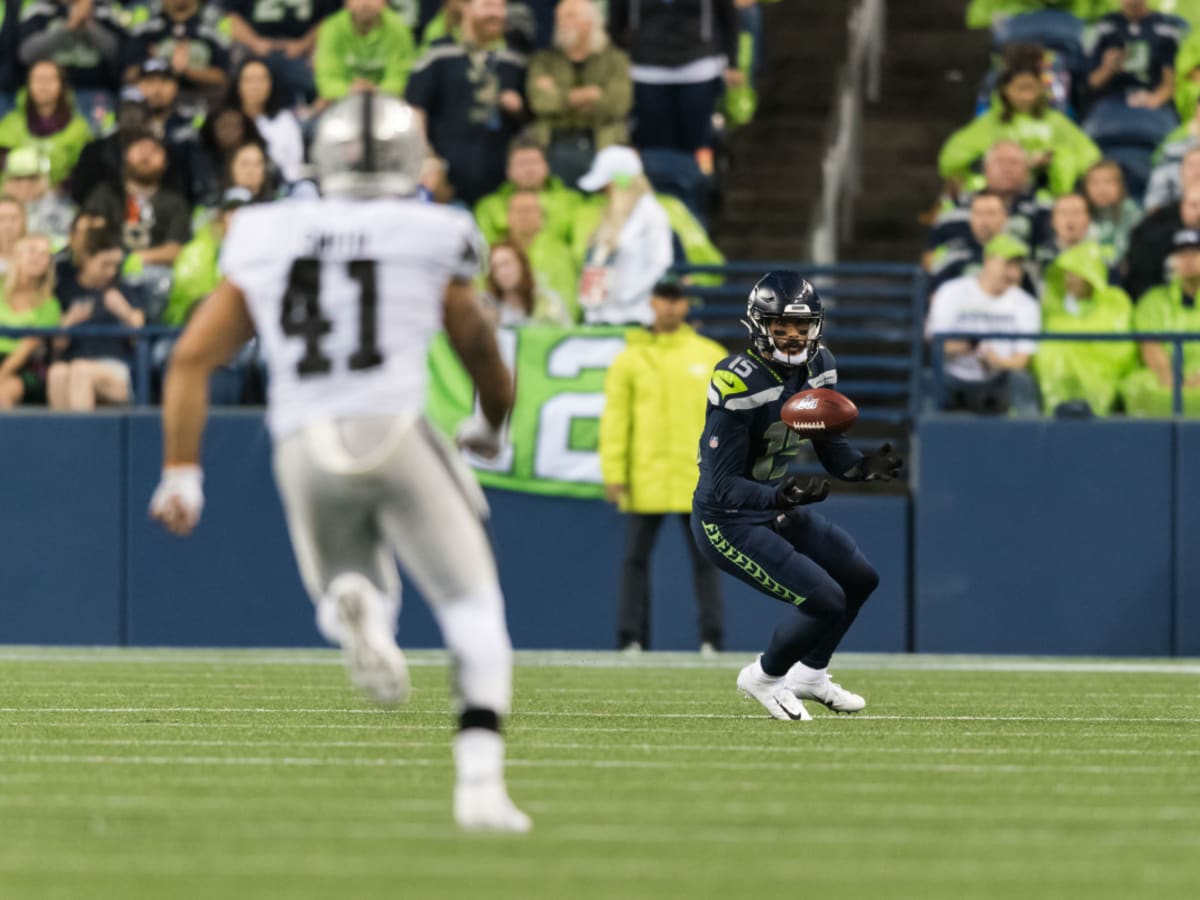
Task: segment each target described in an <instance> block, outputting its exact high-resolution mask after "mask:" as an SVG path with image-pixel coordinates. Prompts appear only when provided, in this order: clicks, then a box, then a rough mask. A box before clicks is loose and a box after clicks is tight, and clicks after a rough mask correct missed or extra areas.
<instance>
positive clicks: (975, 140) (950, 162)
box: [938, 113, 996, 179]
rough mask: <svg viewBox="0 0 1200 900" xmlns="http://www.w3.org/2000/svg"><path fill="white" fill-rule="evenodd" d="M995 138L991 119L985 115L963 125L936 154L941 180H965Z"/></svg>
mask: <svg viewBox="0 0 1200 900" xmlns="http://www.w3.org/2000/svg"><path fill="white" fill-rule="evenodd" d="M995 136H996V135H995V128H994V127H993V124H992V119H991V117H990V116H989V115H988V114H987V113H984V114H983V115H982V116H979V117H978V118H977V119H975V120H974V121H972V122H969V123H968V124H966V125H964V126H963V127H962V128H960V129H958V131H956V132H954V134H952V135H950V137H949V138H947V140H946V143H945V144H943V145H942V152H941V153H939V154H938V172H939V173H940V174H941V176H942V177H943V178H953V179H962V178H965V177H966V176H967V175H969V174H970V172H971V166H973V165H974V164H975V161H976V160H978V159H979V158H980V157H981V156H983V154H984V153H986V152H987V149H988V147H990V146H991V145H992V144H993V143H994V140H993V139H994V138H995Z"/></svg>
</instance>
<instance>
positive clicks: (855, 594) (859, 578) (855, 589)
mask: <svg viewBox="0 0 1200 900" xmlns="http://www.w3.org/2000/svg"><path fill="white" fill-rule="evenodd" d="M877 587H879V573H878V572H877V571H875V567H874V566H873V565H871V564H870V563H869V562H867V561H866V560H865V559H864V560H863V561H862V562H861V563H860V564H859V565H858V566H856V567H855V569H854V572H853V575H852V576H851V578H850V579H848V581H847V583H846V584H844V585H842V588H843V589H844V590H845V592H846V597H847V598H848V599H849V600H850V601H851V602H853V603H856V604H858V605H859V606H861V605H862V604H863V603H864V602H866V599H867V598H868V597H870V596H871V595H872V594H873V593H875V589H876V588H877Z"/></svg>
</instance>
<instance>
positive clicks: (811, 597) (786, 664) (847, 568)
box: [692, 507, 879, 675]
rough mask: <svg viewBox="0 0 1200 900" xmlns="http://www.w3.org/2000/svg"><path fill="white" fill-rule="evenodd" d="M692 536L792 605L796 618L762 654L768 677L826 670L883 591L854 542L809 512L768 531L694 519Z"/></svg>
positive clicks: (784, 518) (719, 560) (721, 561)
mask: <svg viewBox="0 0 1200 900" xmlns="http://www.w3.org/2000/svg"><path fill="white" fill-rule="evenodd" d="M692 535H693V537H694V538H695V540H696V544H697V546H699V547H700V550H701V552H703V553H704V554H706V555H707V556H708V557H709V558H710V559H711V560H712V561H713V562H715V563H716V564H717V565H718V566H719V567H720V568H721V569H723V570H725V571H726V572H728V573H729V574H731V575H733V576H734V577H736V578H738V579H740V580H742V581H744V582H746V583H747V584H749V585H751V586H752V587H756V588H758V589H759V590H760V591H762V592H763V593H765V594H769V595H770V596H772V597H775V598H776V599H778V600H782V601H784V602H785V603H789V604H792V605H793V606H795V608H796V612H797V615H796V616H793V617H789V618H788V620H787V621H785V622H784V623H782V624H781V625H780V626H779V627H778V628H776V629H775V633H774V635H772V637H771V643H770V646H768V648H767V650H766V652H765V653H763V658H762V667H763V671H765V672H766V673H767V674H768V675H783V674H784V673H785V672H786V671H787V670H788V669H790V668H791V667H792V665H793V664H795V663H796V662H803V663H804V664H805V665H806V666H810V667H812V668H814V669H823V668H825V667H826V666H828V665H829V658H830V657H831V656H832V655H833V651H834V650H836V649H837V646H838V644H840V643H841V641H842V638H843V637H844V636H845V634H846V631H847V630H848V629H849V628H850V626H851V625H852V624H853V623H854V619H855V617H856V616H857V615H858V611H859V609H861V608H862V605H863V603H865V602H866V600H867V598H868V597H870V596H871V593H872V592H873V591H874V590H875V588H876V587H878V586H879V575H878V574H877V573H876V571H875V568H874V567H873V566H872V565H871V564H870V563H869V562H868V561H867V558H866V557H865V556H863V553H862V551H861V550H859V549H858V545H857V544H855V543H854V539H853V538H851V537H850V535H848V534H847V533H846V532H845V531H843V530H842V529H841V528H838V527H837V526H836V525H834V524H833V523H832V522H830V521H829V520H828V519H826V518H825V517H824V516H821V515H819V514H817V513H815V512H813V511H812V510H811V509H809V508H807V507H797V508H796V509H793V510H791V511H790V512H788V513H787V514H786V515H781V516H780V517H779V518H778V519H776V520H775V521H774V522H769V523H767V524H763V525H751V524H741V523H736V522H732V523H731V522H705V521H703V520H702V518H701V517H700V516H693V517H692Z"/></svg>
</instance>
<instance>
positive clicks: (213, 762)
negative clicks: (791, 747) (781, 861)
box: [0, 753, 1191, 776]
mask: <svg viewBox="0 0 1200 900" xmlns="http://www.w3.org/2000/svg"><path fill="white" fill-rule="evenodd" d="M0 763H5V764H13V765H72V766H73V765H100V766H131V765H132V766H233V767H239V766H283V767H298V768H307V767H313V768H430V767H434V768H443V767H445V766H446V765H447V761H446V758H445V757H444V756H443V755H438V756H437V757H431V758H422V757H413V756H405V757H393V756H385V757H337V758H328V757H314V756H106V755H103V754H67V753H62V754H45V755H41V754H0ZM508 766H509V767H510V768H534V769H634V770H639V769H640V770H655V771H661V770H664V769H669V770H672V771H675V770H678V769H679V768H680V764H679V763H678V762H677V761H674V760H633V759H609V760H604V759H599V760H598V759H521V758H514V759H509V760H508ZM687 767H688V768H689V769H713V770H718V771H722V770H724V771H731V772H741V771H759V770H762V771H778V769H779V763H778V761H775V762H756V761H753V760H730V761H724V760H692V761H689V762H688V763H687ZM803 769H804V770H805V771H806V772H813V771H851V772H860V771H868V770H884V771H889V772H934V773H939V774H954V773H957V774H979V775H995V774H1010V775H1018V774H1029V773H1033V772H1062V771H1069V772H1070V773H1071V775H1072V776H1078V775H1081V774H1089V775H1116V774H1120V775H1130V774H1145V775H1156V776H1162V775H1164V774H1166V773H1168V772H1170V771H1172V769H1171V768H1170V767H1166V766H1164V765H1163V764H1161V763H1160V764H1158V765H1153V766H1123V765H1122V766H1115V765H1114V766H1108V765H1085V766H1079V765H1072V766H1069V767H1063V766H1056V765H1044V766H1043V765H1034V764H1012V763H1006V764H1002V765H970V764H956V763H900V762H897V763H868V762H862V761H861V760H855V761H847V762H843V761H840V760H834V759H825V758H819V757H816V756H814V755H811V754H810V755H809V756H808V757H806V758H805V760H804V764H803ZM1190 770H1191V768H1190V765H1189V766H1188V768H1187V771H1190Z"/></svg>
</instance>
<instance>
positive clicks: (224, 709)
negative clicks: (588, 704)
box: [0, 706, 1200, 729]
mask: <svg viewBox="0 0 1200 900" xmlns="http://www.w3.org/2000/svg"><path fill="white" fill-rule="evenodd" d="M0 713H23V714H25V715H32V714H38V713H54V714H59V713H62V714H69V715H135V714H136V715H150V714H160V713H207V714H222V715H223V714H228V713H237V714H254V715H279V716H290V715H297V716H301V715H321V716H326V715H352V716H377V717H380V718H385V717H387V716H394V715H397V714H396V713H394V712H391V713H390V712H388V711H386V710H380V709H373V708H345V707H316V708H314V707H298V708H295V709H288V708H281V707H267V706H105V707H96V706H42V707H39V706H0ZM403 715H405V716H414V715H417V716H437V717H439V718H445V717H446V716H447V715H448V714H447V713H446V712H445V711H444V710H421V709H408V710H405V711H404V712H403ZM529 718H533V719H538V718H566V719H647V720H657V719H762V718H763V715H762V714H761V713H744V714H737V715H735V714H732V713H702V712H683V713H664V712H655V713H635V712H602V711H597V710H588V711H586V712H566V711H548V710H538V711H530V710H525V711H519V712H516V713H514V714H513V719H514V721H517V722H519V721H521V720H524V719H529ZM822 718H824V717H822ZM853 720H854V721H859V722H861V721H907V722H1161V723H1174V724H1184V725H1192V724H1196V723H1200V717H1197V716H911V715H871V714H868V713H857V714H856V715H854V717H853ZM798 727H799V728H801V729H803V728H804V726H803V725H801V726H798Z"/></svg>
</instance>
